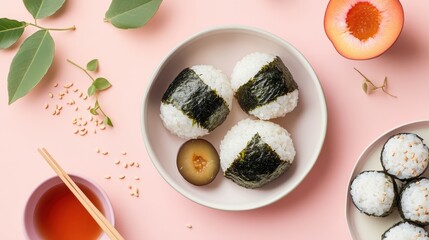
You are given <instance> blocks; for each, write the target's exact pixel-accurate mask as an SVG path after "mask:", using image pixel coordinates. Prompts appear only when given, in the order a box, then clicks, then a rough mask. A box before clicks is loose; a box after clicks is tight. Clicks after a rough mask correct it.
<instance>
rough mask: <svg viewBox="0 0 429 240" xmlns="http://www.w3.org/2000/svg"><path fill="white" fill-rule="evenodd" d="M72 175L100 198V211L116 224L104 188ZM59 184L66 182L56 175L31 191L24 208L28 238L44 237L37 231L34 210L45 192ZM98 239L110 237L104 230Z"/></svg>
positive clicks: (36, 239)
mask: <svg viewBox="0 0 429 240" xmlns="http://www.w3.org/2000/svg"><path fill="white" fill-rule="evenodd" d="M70 177H71V178H72V179H73V181H75V182H76V183H79V184H82V185H83V186H85V187H87V188H88V189H89V190H90V191H91V192H92V193H94V195H95V196H96V197H97V198H98V200H100V204H101V207H102V209H100V211H101V212H103V213H104V216H105V217H106V219H107V220H108V221H109V222H110V223H112V225H113V226H114V225H115V215H114V212H113V208H112V205H111V203H110V200H109V197H108V196H107V194H106V193H105V192H104V191H103V189H102V188H101V187H100V186H99V185H98V184H96V183H95V182H93V181H91V180H88V179H86V178H83V177H79V176H77V175H70ZM58 184H64V183H63V182H62V181H61V179H60V178H59V177H57V176H55V177H52V178H49V179H47V180H46V181H44V182H42V183H41V184H40V185H39V186H38V187H37V188H36V189H35V190H34V191H33V192H32V193H31V195H30V198H29V199H28V201H27V204H26V206H25V210H24V231H25V235H26V237H27V239H31V240H39V239H40V240H41V239H42V238H41V237H40V235H39V234H38V233H37V230H36V228H35V223H34V211H35V209H36V206H37V203H38V202H39V200H40V198H41V197H42V196H43V194H44V193H46V192H47V191H48V190H49V189H51V188H52V187H55V186H58ZM98 239H99V240H108V239H109V237H108V236H107V235H106V234H105V233H104V232H102V234H101V235H100V237H99V238H98Z"/></svg>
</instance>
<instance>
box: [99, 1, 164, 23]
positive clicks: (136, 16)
mask: <svg viewBox="0 0 429 240" xmlns="http://www.w3.org/2000/svg"><path fill="white" fill-rule="evenodd" d="M161 2H162V0H112V3H111V4H110V7H109V10H107V12H106V15H105V19H106V21H108V22H111V23H112V24H113V26H115V27H117V28H122V29H128V28H138V27H141V26H143V25H145V24H146V23H147V22H148V21H149V20H150V19H151V18H152V17H153V15H155V13H156V11H157V10H158V8H159V6H160V5H161Z"/></svg>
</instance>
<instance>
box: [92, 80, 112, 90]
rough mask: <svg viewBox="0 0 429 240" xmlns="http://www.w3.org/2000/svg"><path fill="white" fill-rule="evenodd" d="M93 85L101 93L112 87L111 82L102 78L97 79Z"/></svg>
mask: <svg viewBox="0 0 429 240" xmlns="http://www.w3.org/2000/svg"><path fill="white" fill-rule="evenodd" d="M92 85H93V86H94V87H95V88H96V89H97V90H99V91H103V90H106V89H108V88H109V87H111V86H112V84H110V82H109V81H107V79H105V78H102V77H99V78H97V79H95V81H94V82H93V83H92Z"/></svg>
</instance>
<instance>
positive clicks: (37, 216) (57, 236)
mask: <svg viewBox="0 0 429 240" xmlns="http://www.w3.org/2000/svg"><path fill="white" fill-rule="evenodd" d="M77 185H78V186H79V188H80V189H81V190H82V191H83V192H84V193H85V195H86V196H87V197H88V198H89V199H90V200H91V201H92V203H94V205H95V206H96V207H97V208H98V209H99V210H100V211H101V212H102V208H101V203H100V200H99V199H98V198H97V197H96V196H95V194H94V193H93V192H91V190H89V189H88V188H87V187H85V186H83V185H81V184H77ZM102 213H103V212H102ZM103 214H104V213H103ZM34 222H35V225H36V229H37V231H38V233H39V235H40V236H41V238H42V239H44V240H72V239H73V240H77V239H79V240H95V239H97V238H98V237H99V236H100V235H101V228H100V227H99V226H98V224H97V223H96V222H95V220H94V219H93V218H92V217H91V215H90V214H89V213H88V212H87V211H86V209H85V208H84V207H83V206H82V204H81V203H80V202H79V200H77V198H76V197H75V196H74V195H73V193H72V192H71V191H70V190H69V189H68V188H67V186H66V185H65V184H59V185H57V186H54V187H53V188H51V189H49V190H48V191H47V192H45V193H44V194H43V196H42V197H41V198H40V200H39V202H38V203H37V205H36V209H35V212H34Z"/></svg>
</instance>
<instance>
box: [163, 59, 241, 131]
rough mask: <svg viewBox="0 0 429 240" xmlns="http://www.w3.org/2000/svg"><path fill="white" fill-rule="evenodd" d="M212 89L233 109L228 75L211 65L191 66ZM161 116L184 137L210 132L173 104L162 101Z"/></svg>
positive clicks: (172, 128) (171, 129)
mask: <svg viewBox="0 0 429 240" xmlns="http://www.w3.org/2000/svg"><path fill="white" fill-rule="evenodd" d="M190 69H191V70H193V71H194V72H195V73H196V74H197V75H199V76H200V79H201V80H202V81H203V82H204V83H205V84H206V85H207V86H208V87H209V88H210V89H212V90H214V91H215V92H216V94H218V95H219V96H220V97H222V98H223V100H224V101H225V103H226V105H227V106H228V109H229V111H231V109H232V99H233V95H234V93H233V91H232V89H231V86H230V83H229V81H228V78H227V76H226V75H225V74H224V73H222V71H220V70H218V69H216V68H215V67H214V66H211V65H195V66H193V67H191V68H190ZM160 112H161V113H160V117H161V120H162V123H163V125H164V127H165V128H167V129H168V130H169V131H170V132H171V133H173V134H175V135H177V136H179V137H181V138H184V139H194V138H198V137H201V136H204V135H207V134H209V132H210V131H209V130H208V129H205V128H204V127H202V126H200V125H199V124H197V123H196V122H195V121H194V120H193V119H191V118H190V117H189V116H188V115H186V114H185V113H184V112H183V111H182V110H181V109H178V108H177V107H176V106H174V105H173V104H169V103H163V102H161V106H160Z"/></svg>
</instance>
